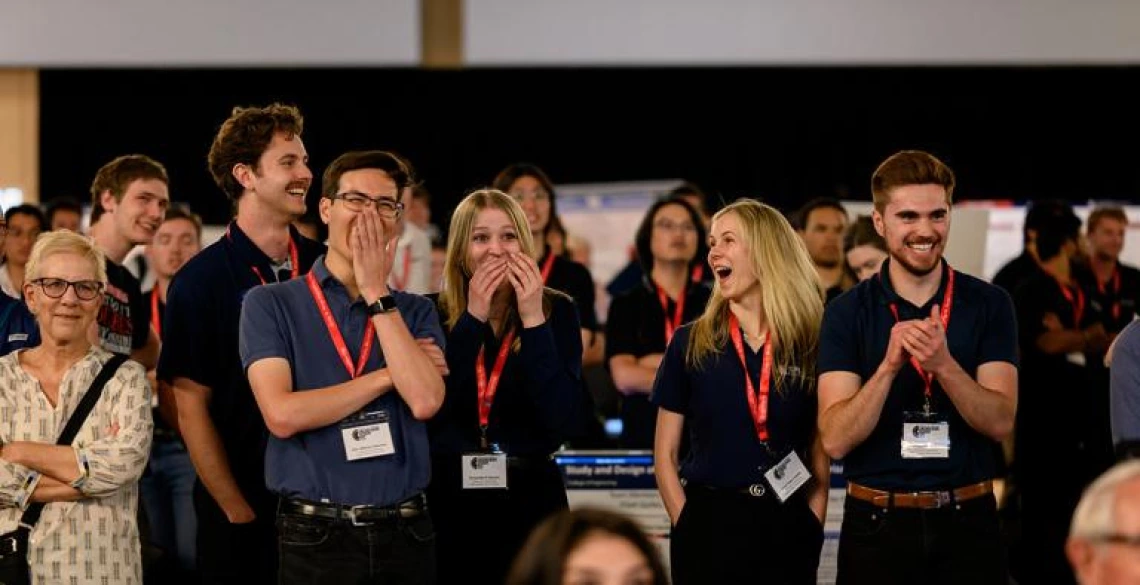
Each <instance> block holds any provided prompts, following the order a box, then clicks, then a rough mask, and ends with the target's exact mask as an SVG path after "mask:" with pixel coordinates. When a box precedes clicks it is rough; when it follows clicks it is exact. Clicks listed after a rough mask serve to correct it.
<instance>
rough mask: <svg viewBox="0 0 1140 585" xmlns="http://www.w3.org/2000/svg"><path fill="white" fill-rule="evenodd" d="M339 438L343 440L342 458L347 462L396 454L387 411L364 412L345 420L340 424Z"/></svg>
mask: <svg viewBox="0 0 1140 585" xmlns="http://www.w3.org/2000/svg"><path fill="white" fill-rule="evenodd" d="M340 436H341V438H343V439H344V457H345V458H346V459H348V460H349V461H356V460H358V459H368V458H371V457H383V456H385V455H391V454H393V453H395V452H396V445H395V444H394V443H393V442H392V426H391V425H390V424H389V423H388V412H387V411H383V410H382V411H379V412H365V413H361V415H360V416H358V417H354V418H351V419H348V420H345V421H344V422H342V423H340Z"/></svg>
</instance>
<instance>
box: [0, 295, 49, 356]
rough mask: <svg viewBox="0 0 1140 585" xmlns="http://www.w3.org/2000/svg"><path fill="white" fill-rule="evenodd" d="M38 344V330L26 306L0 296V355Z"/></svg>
mask: <svg viewBox="0 0 1140 585" xmlns="http://www.w3.org/2000/svg"><path fill="white" fill-rule="evenodd" d="M39 344H40V328H39V326H38V325H37V324H36V318H35V317H33V316H32V313H31V312H30V311H28V307H27V305H25V304H24V302H23V301H21V300H19V299H14V298H12V297H10V296H8V295H5V294H0V355H8V354H10V353H12V352H13V351H16V350H17V349H23V348H25V347H35V346H37V345H39Z"/></svg>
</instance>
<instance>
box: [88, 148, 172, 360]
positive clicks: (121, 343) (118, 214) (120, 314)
mask: <svg viewBox="0 0 1140 585" xmlns="http://www.w3.org/2000/svg"><path fill="white" fill-rule="evenodd" d="M169 183H170V180H169V178H168V177H167V175H166V169H165V168H164V167H163V166H162V165H161V164H159V163H158V162H157V161H155V160H154V159H151V158H149V157H147V156H143V155H137V154H136V155H127V156H120V157H118V158H116V159H115V160H113V161H111V162H109V163H107V164H106V165H103V167H102V168H100V169H99V172H98V173H96V174H95V180H94V181H93V182H92V184H91V198H92V201H91V238H92V239H93V240H94V241H95V245H96V246H98V247H99V249H100V250H102V251H103V253H104V254H105V255H106V257H107V288H106V290H105V291H104V293H103V305H102V306H101V307H100V308H99V317H98V323H99V341H100V344H101V345H102V347H103V349H105V350H107V351H110V352H113V353H120V354H124V355H129V356H131V359H133V360H135V361H137V362H139V363H141V364H142V365H143V367H145V368H147V369H148V370H149V369H153V368H154V367H155V364H156V363H157V362H158V337H157V336H156V335H155V334H154V332H153V331H151V328H150V307H149V306H148V305H147V302H146V299H145V298H144V297H143V294H142V290H141V289H140V288H139V281H138V279H136V278H135V277H134V275H132V274H131V273H130V272H129V271H128V270H127V269H126V268H125V267H123V266H122V262H123V259H124V258H126V256H127V253H128V252H130V251H131V249H132V248H134V247H135V246H137V245H140V244H148V243H150V241H151V240H152V239H153V238H154V234H155V232H156V231H158V226H159V225H160V224H161V223H162V218H163V216H164V215H165V214H166V208H167V206H169V205H170V190H169Z"/></svg>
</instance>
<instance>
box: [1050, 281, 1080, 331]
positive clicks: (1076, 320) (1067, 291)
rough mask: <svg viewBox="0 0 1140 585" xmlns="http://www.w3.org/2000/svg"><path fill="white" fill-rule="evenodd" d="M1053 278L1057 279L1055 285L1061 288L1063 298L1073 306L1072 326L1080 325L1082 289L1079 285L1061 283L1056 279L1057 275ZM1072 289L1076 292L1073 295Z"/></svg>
mask: <svg viewBox="0 0 1140 585" xmlns="http://www.w3.org/2000/svg"><path fill="white" fill-rule="evenodd" d="M1053 280H1056V281H1057V286H1058V287H1060V288H1061V294H1062V295H1063V296H1064V297H1065V300H1066V301H1069V304H1070V305H1072V306H1073V327H1080V326H1081V317H1083V316H1084V314H1085V293H1084V291H1082V290H1081V287H1079V286H1076V287H1073V288H1069V287H1067V286H1065V285H1063V284H1061V281H1060V280H1057V277H1053ZM1074 289H1075V290H1076V291H1077V294H1076V296H1075V297H1074V296H1073V290H1074Z"/></svg>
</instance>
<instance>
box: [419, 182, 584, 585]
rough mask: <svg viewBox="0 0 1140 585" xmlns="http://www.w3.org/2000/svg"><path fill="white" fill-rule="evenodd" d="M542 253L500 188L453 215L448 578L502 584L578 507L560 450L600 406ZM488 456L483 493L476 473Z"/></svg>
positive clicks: (443, 424)
mask: <svg viewBox="0 0 1140 585" xmlns="http://www.w3.org/2000/svg"><path fill="white" fill-rule="evenodd" d="M533 251H534V242H533V240H532V238H531V232H530V230H529V229H528V227H527V216H526V214H525V213H524V212H523V209H522V207H521V206H520V205H519V204H518V203H516V202H515V200H514V199H512V198H511V197H510V196H508V195H507V194H505V193H503V192H501V191H495V190H481V191H476V192H474V193H472V194H470V195H468V196H467V198H466V199H464V200H463V201H462V202H461V203H460V204H459V206H458V207H456V209H455V212H454V214H452V217H451V228H450V230H449V238H448V245H447V263H446V267H445V269H444V272H445V274H446V277H445V279H444V280H445V283H446V284H445V287H444V290H443V292H442V293H440V314H441V316H442V317H443V319H445V321H446V328H447V329H448V337H447V364H448V367H449V369H450V371H451V373H450V375H449V376H448V379H447V397H446V399H445V400H444V405H443V408H442V409H441V410H440V412H439V414H438V415H437V416H436V418H435V419H434V420H432V421H431V425H430V428H431V433H432V463H433V466H432V487H431V490H430V492H429V496H430V499H431V502H432V510H433V514H435V515H436V516H435V517H436V518H437V520H438V521H437V526H438V529H439V541H438V543H439V557H440V561H441V563H440V582H441V583H463V582H478V583H502V582H503V579H504V577H505V576H506V572H507V568H508V566H509V565H510V562H511V559H513V558H514V556H515V553H516V552H518V550H519V547H521V546H522V544H523V542H524V540H525V539H526V537H527V535H528V534H529V533H530V531H531V530H532V529H533V528H534V527H535V526H536V525H537V524H538V523H539V522H540V521H542V519H543V518H545V517H546V516H547V515H549V514H550V513H552V512H556V511H558V510H563V509H566V508H567V506H568V504H567V501H566V490H565V488H564V487H563V485H562V476H561V474H560V473H559V470H558V467H557V466H556V465H555V463H554V462H553V461H552V460H551V458H550V455H551V453H553V452H554V451H555V450H557V449H558V448H559V446H560V445H561V444H562V443H563V442H565V441H566V440H568V439H569V438H570V437H571V436H573V435H574V434H575V432H576V431H577V430H578V429H580V428H581V427H582V424H583V423H582V420H583V417H589V416H592V415H593V412H592V404H593V403H592V401H590V400H588V395H587V394H586V390H585V388H584V386H583V384H582V337H581V333H580V326H579V323H578V317H577V314H576V313H575V311H574V304H573V302H572V301H571V300H570V298H569V297H568V296H566V295H565V294H562V293H560V292H557V291H555V290H552V289H550V288H545V287H544V286H543V282H542V274H541V272H540V270H539V265H538V263H536V262H535V260H534V255H533ZM465 456H466V457H465ZM473 457H478V458H477V459H475V458H473ZM503 459H505V461H503ZM489 461H490V462H498V464H499V465H497V466H493V467H485V468H483V469H481V470H479V469H477V470H478V471H482V472H483V473H482V474H481V478H479V479H480V483H479V484H478V485H480V486H482V487H481V488H476V487H475V485H476V484H475V483H474V482H472V481H471V480H472V479H475V478H473V477H471V474H472V466H473V465H475V464H476V463H477V462H478V464H479V465H482V464H483V463H484V462H489ZM496 470H497V471H498V472H499V473H497V474H496V475H493V476H492V475H490V472H494V471H496ZM503 475H505V477H503ZM493 479H495V480H496V481H492V480H493ZM503 480H505V485H504V483H503ZM465 485H466V487H468V488H470V489H465Z"/></svg>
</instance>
